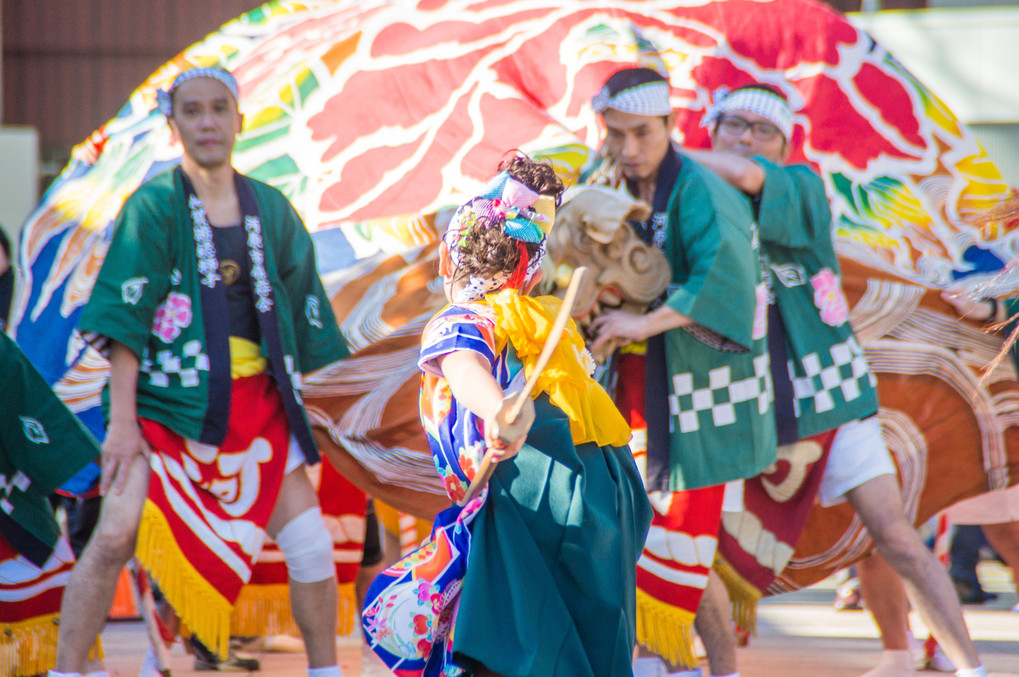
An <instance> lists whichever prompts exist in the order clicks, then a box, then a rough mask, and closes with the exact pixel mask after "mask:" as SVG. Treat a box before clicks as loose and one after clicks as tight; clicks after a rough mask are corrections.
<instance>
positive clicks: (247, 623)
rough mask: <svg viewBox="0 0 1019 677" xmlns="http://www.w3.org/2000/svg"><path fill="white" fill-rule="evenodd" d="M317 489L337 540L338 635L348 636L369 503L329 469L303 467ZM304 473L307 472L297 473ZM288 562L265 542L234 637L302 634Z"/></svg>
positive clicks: (240, 601) (238, 610)
mask: <svg viewBox="0 0 1019 677" xmlns="http://www.w3.org/2000/svg"><path fill="white" fill-rule="evenodd" d="M304 468H305V470H306V471H307V472H308V475H309V476H310V477H311V480H312V484H314V485H315V486H316V487H317V488H318V489H317V490H318V501H319V504H320V505H321V506H322V517H323V519H325V523H326V526H327V527H329V533H330V534H331V535H332V537H333V562H334V563H335V564H336V580H337V582H338V583H339V593H340V595H339V597H340V605H339V609H338V611H337V613H338V615H337V624H336V629H337V633H338V634H341V635H346V634H349V633H350V632H351V631H352V630H353V629H354V621H355V619H357V618H358V617H359V615H360V611H361V610H360V609H359V608H357V595H356V594H355V591H354V580H355V579H356V578H357V572H358V570H359V569H360V567H361V555H362V551H363V549H364V528H365V527H364V511H365V501H366V497H365V494H364V492H363V491H361V490H360V489H358V488H357V487H355V486H354V485H353V484H351V483H350V482H349V481H348V480H347V479H346V478H345V477H344V476H343V475H341V474H340V473H339V472H337V471H336V469H335V468H333V466H332V465H331V464H329V463H319V464H317V465H315V466H312V467H308V466H304ZM297 472H303V471H297ZM288 581H289V576H288V574H287V566H286V561H285V560H284V558H283V553H282V552H281V551H280V549H279V547H278V546H277V545H276V543H274V542H273V541H272V540H271V539H269V538H266V541H265V545H264V546H263V547H262V552H261V553H259V555H258V560H257V561H256V562H255V567H254V569H252V572H251V580H249V581H248V583H247V585H245V586H244V588H243V589H242V590H241V594H240V597H238V598H237V603H236V604H235V605H234V615H233V619H232V621H231V624H230V633H231V634H233V635H244V636H251V635H257V636H263V637H264V636H268V635H293V636H295V637H296V636H299V634H300V630H299V628H298V627H297V622H296V621H295V620H294V617H293V614H291V612H290V586H289V584H288Z"/></svg>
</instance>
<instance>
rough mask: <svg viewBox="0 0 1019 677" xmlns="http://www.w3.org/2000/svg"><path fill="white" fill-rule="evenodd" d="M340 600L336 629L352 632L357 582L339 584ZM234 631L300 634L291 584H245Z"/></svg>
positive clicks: (240, 632)
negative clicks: (293, 608) (293, 605)
mask: <svg viewBox="0 0 1019 677" xmlns="http://www.w3.org/2000/svg"><path fill="white" fill-rule="evenodd" d="M339 593H340V594H339V597H340V604H339V608H338V610H337V614H336V632H337V634H340V635H348V634H350V632H351V631H352V630H353V629H354V621H355V616H356V615H357V612H358V611H359V609H358V608H357V594H356V592H355V590H354V584H353V583H342V584H340V586H339ZM230 620H231V623H230V634H232V635H241V636H253V635H258V636H261V637H265V636H268V635H291V636H293V637H300V636H301V631H300V629H299V628H298V627H297V621H295V620H294V616H293V614H292V613H291V610H290V586H289V585H287V584H286V583H279V584H275V585H245V586H244V587H243V588H242V589H241V594H240V597H238V598H237V602H236V604H234V613H233V616H232V617H231V619H230Z"/></svg>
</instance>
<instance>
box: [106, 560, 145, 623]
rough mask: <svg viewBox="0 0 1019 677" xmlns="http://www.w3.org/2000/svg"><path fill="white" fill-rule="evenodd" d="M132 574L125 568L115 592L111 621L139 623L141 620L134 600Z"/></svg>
mask: <svg viewBox="0 0 1019 677" xmlns="http://www.w3.org/2000/svg"><path fill="white" fill-rule="evenodd" d="M130 575H131V572H130V571H128V570H127V568H126V567H125V568H124V569H123V570H122V571H121V572H120V578H118V579H117V588H116V590H114V591H113V605H112V606H111V607H110V614H109V619H110V620H117V621H127V620H131V621H137V620H140V619H141V615H140V614H139V613H138V604H137V602H136V601H135V598H134V590H133V587H132V585H131V579H130V578H129V576H130Z"/></svg>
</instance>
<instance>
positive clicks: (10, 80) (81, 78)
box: [0, 0, 262, 175]
mask: <svg viewBox="0 0 1019 677" xmlns="http://www.w3.org/2000/svg"><path fill="white" fill-rule="evenodd" d="M2 1H3V5H2V7H0V18H2V22H3V35H2V43H0V44H2V45H3V55H2V60H3V74H2V86H3V118H2V121H3V123H4V124H7V125H31V126H33V127H36V128H37V129H38V130H39V142H40V153H41V155H42V161H43V167H42V170H43V174H44V175H45V174H53V173H55V172H58V171H59V170H60V168H61V167H62V166H63V164H64V162H65V161H66V159H67V158H68V156H69V153H70V149H71V147H72V146H73V145H75V144H77V143H79V142H81V141H83V140H84V139H85V138H87V137H88V135H89V134H90V133H92V131H94V130H95V129H96V128H98V127H99V126H100V125H102V124H103V123H104V122H106V121H107V120H109V119H110V118H112V117H113V116H115V115H116V114H117V111H118V110H119V109H120V107H121V106H122V105H123V104H124V102H125V101H127V98H128V96H129V95H130V94H131V92H132V91H133V90H134V88H135V87H137V86H138V85H140V84H141V83H142V82H143V81H144V80H145V79H146V78H147V77H148V76H149V75H151V74H152V72H153V71H155V70H156V69H157V68H158V67H159V66H160V65H162V64H163V63H165V62H166V61H168V60H170V59H171V58H173V57H174V56H175V55H176V54H178V53H179V52H181V51H183V50H184V49H186V48H187V47H188V46H190V45H192V44H194V43H195V42H198V41H199V40H201V39H202V38H204V37H205V36H206V35H208V34H209V33H212V32H214V31H216V30H217V29H218V28H219V27H220V26H221V25H223V24H224V23H226V22H227V21H229V20H231V19H233V18H235V17H237V16H239V15H241V14H243V13H244V12H246V11H248V10H251V9H253V8H255V7H257V6H259V5H260V4H262V3H261V2H258V0H2Z"/></svg>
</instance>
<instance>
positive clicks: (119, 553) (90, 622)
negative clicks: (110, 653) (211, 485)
mask: <svg viewBox="0 0 1019 677" xmlns="http://www.w3.org/2000/svg"><path fill="white" fill-rule="evenodd" d="M148 491H149V462H148V459H146V458H145V457H144V456H142V455H140V454H139V455H138V456H136V457H135V459H134V461H133V462H132V464H131V469H130V471H129V472H128V476H127V482H126V484H125V486H124V490H123V492H122V493H120V494H112V493H111V494H108V495H107V496H106V497H105V498H103V507H102V512H100V514H99V522H98V524H97V525H96V529H95V532H94V533H93V534H92V539H91V540H90V541H89V543H88V545H87V546H85V550H84V552H82V554H81V559H79V560H78V563H77V564H75V566H74V569H73V570H72V571H71V577H70V579H69V580H68V582H67V587H66V589H65V590H64V599H63V602H62V603H61V605H60V631H59V634H58V635H57V665H56V669H57V670H58V671H60V672H81V671H82V668H83V666H84V665H85V659H86V658H87V656H88V652H89V649H91V648H92V645H93V644H95V641H96V637H98V636H99V633H100V632H102V630H103V626H104V625H106V615H107V613H108V612H109V610H110V605H111V604H113V593H114V590H115V589H116V587H117V578H118V577H119V576H120V572H121V570H122V569H123V568H124V565H125V564H127V561H128V560H129V559H131V556H132V555H133V554H134V547H135V541H136V540H137V538H138V524H139V522H140V521H141V514H142V507H143V506H144V505H145V497H146V495H148Z"/></svg>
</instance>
